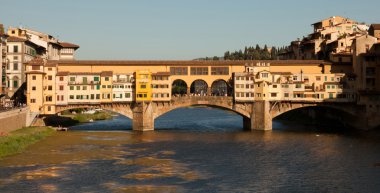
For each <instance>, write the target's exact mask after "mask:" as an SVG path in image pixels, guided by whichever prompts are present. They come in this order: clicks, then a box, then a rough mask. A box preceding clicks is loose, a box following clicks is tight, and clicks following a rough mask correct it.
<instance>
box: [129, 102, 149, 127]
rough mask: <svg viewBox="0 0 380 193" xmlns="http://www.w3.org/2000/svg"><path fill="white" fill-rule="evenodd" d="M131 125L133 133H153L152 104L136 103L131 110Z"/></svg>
mask: <svg viewBox="0 0 380 193" xmlns="http://www.w3.org/2000/svg"><path fill="white" fill-rule="evenodd" d="M132 122H133V124H132V128H133V130H134V131H153V130H154V117H153V104H152V102H141V103H136V106H135V108H133V121H132Z"/></svg>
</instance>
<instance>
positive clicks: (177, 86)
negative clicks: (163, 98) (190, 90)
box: [172, 79, 187, 96]
mask: <svg viewBox="0 0 380 193" xmlns="http://www.w3.org/2000/svg"><path fill="white" fill-rule="evenodd" d="M186 94H187V84H186V82H185V81H183V80H181V79H177V80H175V81H174V82H173V84H172V95H173V96H181V95H186Z"/></svg>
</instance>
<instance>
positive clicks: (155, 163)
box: [0, 108, 380, 193]
mask: <svg viewBox="0 0 380 193" xmlns="http://www.w3.org/2000/svg"><path fill="white" fill-rule="evenodd" d="M156 128H157V130H156V131H154V132H147V133H138V132H133V131H131V121H130V120H128V119H126V118H124V117H122V116H117V117H114V119H113V120H109V121H101V122H94V123H90V124H86V125H80V126H75V127H72V128H71V131H69V132H60V133H57V134H55V135H53V136H51V137H49V138H47V139H45V140H43V141H41V142H38V143H36V144H34V145H32V146H31V147H30V148H28V149H27V150H26V151H25V152H23V153H21V154H18V155H14V156H10V157H7V158H5V159H3V160H0V192H2V193H3V192H12V193H13V192H70V193H72V192H380V134H379V132H371V133H362V132H354V133H353V132H329V129H328V128H325V129H322V130H323V131H321V129H319V128H314V127H313V126H310V125H307V126H306V125H301V124H293V125H292V124H289V123H288V124H284V123H281V122H279V121H274V130H273V131H271V132H244V131H242V118H241V117H240V116H239V115H236V114H233V113H230V112H226V111H221V110H215V109H209V108H184V109H178V110H175V111H172V112H171V113H169V114H166V115H165V116H163V117H162V118H160V119H158V120H156Z"/></svg>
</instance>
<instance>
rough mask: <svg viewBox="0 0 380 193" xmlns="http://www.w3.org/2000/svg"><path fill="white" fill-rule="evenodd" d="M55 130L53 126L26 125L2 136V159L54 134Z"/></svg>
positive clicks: (0, 153)
mask: <svg viewBox="0 0 380 193" xmlns="http://www.w3.org/2000/svg"><path fill="white" fill-rule="evenodd" d="M54 132H55V131H54V130H53V129H52V128H51V127H26V128H21V129H19V130H16V131H13V132H10V133H8V134H7V135H5V136H0V159H1V158H3V157H5V156H8V155H13V154H16V153H20V152H22V151H23V150H25V149H26V148H27V147H28V146H30V145H32V144H34V143H36V142H38V141H40V140H42V139H44V138H45V137H47V136H50V135H52V134H53V133H54Z"/></svg>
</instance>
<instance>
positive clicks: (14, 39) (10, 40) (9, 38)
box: [7, 36, 27, 42]
mask: <svg viewBox="0 0 380 193" xmlns="http://www.w3.org/2000/svg"><path fill="white" fill-rule="evenodd" d="M7 41H8V42H26V41H27V39H23V38H19V37H14V36H9V37H8V38H7Z"/></svg>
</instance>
